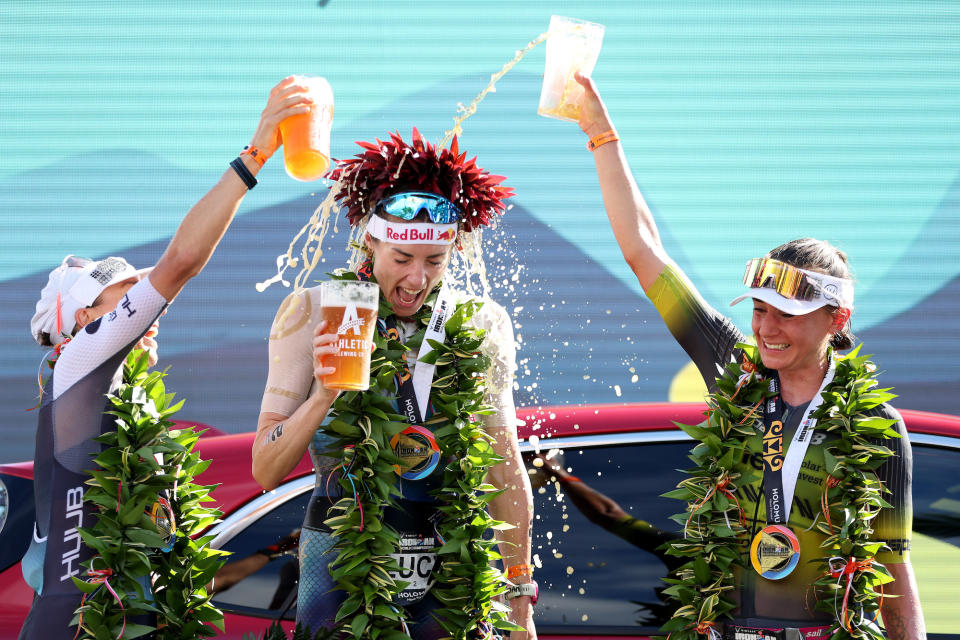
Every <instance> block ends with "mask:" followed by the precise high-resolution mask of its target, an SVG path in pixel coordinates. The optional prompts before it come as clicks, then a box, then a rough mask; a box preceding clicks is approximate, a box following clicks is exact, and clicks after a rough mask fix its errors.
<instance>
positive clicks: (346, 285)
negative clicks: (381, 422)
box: [320, 280, 380, 391]
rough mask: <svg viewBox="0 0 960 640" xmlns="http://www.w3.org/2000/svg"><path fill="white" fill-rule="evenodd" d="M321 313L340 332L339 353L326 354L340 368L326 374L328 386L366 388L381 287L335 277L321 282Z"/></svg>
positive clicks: (327, 363) (328, 361) (329, 328)
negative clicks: (335, 278)
mask: <svg viewBox="0 0 960 640" xmlns="http://www.w3.org/2000/svg"><path fill="white" fill-rule="evenodd" d="M320 295H321V305H320V317H321V318H322V319H323V320H326V322H327V331H329V332H331V333H333V332H336V333H337V341H336V343H335V344H336V346H337V354H336V355H334V356H326V357H324V358H323V361H322V364H323V366H325V367H334V368H335V369H336V371H334V372H333V373H331V374H330V375H328V376H324V378H323V386H325V387H326V388H328V389H342V390H345V391H366V390H367V389H368V388H369V387H370V351H371V349H372V345H373V331H374V329H375V328H376V326H377V305H378V302H379V300H380V287H379V286H377V285H376V284H374V283H372V282H357V281H353V280H347V281H344V280H331V281H329V282H324V283H323V284H322V285H321V294H320Z"/></svg>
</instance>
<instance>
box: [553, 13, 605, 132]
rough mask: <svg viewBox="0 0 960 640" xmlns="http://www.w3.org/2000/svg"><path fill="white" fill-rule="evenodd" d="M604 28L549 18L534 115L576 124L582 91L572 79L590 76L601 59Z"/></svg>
mask: <svg viewBox="0 0 960 640" xmlns="http://www.w3.org/2000/svg"><path fill="white" fill-rule="evenodd" d="M603 31H604V28H603V25H602V24H597V23H596V22H586V21H584V20H577V19H575V18H565V17H564V16H551V17H550V29H549V31H547V63H546V67H545V68H544V72H543V88H542V89H541V91H540V105H539V106H538V107H537V113H539V114H540V115H542V116H547V117H548V118H557V119H558V120H569V121H571V122H577V121H578V120H579V119H580V104H579V100H580V96H582V95H583V87H581V86H580V83H578V82H577V80H576V78H574V77H573V74H574V72H576V71H579V72H580V73H582V74H583V75H587V76H588V75H590V74H591V73H592V72H593V67H594V66H596V64H597V58H598V57H599V56H600V46H601V44H602V43H603Z"/></svg>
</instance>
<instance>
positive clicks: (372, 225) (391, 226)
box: [367, 215, 457, 246]
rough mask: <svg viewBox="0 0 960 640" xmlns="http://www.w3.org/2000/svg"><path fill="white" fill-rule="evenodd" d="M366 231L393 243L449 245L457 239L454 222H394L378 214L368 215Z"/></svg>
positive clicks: (379, 238)
mask: <svg viewBox="0 0 960 640" xmlns="http://www.w3.org/2000/svg"><path fill="white" fill-rule="evenodd" d="M367 233H369V234H370V235H371V236H373V237H374V238H376V239H378V240H383V241H384V242H392V243H394V244H438V245H442V246H449V245H451V244H453V243H455V242H456V241H457V225H456V224H435V223H432V222H404V223H395V222H389V221H387V220H384V219H383V218H381V217H380V216H378V215H372V216H370V220H369V221H368V222H367Z"/></svg>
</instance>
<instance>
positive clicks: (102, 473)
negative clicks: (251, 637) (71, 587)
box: [73, 349, 225, 640]
mask: <svg viewBox="0 0 960 640" xmlns="http://www.w3.org/2000/svg"><path fill="white" fill-rule="evenodd" d="M147 368H148V364H147V354H146V353H145V352H143V351H140V350H139V349H135V350H133V351H131V353H130V354H129V355H128V356H127V359H126V361H125V363H124V366H123V383H122V384H121V385H120V388H119V389H117V391H116V393H114V394H113V395H111V396H109V399H110V402H111V404H112V405H113V409H112V410H111V411H108V412H107V413H108V414H110V415H113V416H115V417H116V421H115V422H116V427H117V428H116V430H115V431H110V432H108V433H106V434H104V435H102V436H100V437H98V438H97V441H98V442H100V443H102V444H103V445H104V448H103V451H102V452H101V453H100V455H98V456H97V457H96V459H95V462H96V463H97V465H98V469H96V470H94V471H91V472H90V475H91V476H92V477H91V479H90V480H88V481H87V485H89V487H90V488H89V489H87V491H86V493H85V495H84V499H85V500H88V501H90V502H92V503H94V504H95V505H96V506H97V519H96V523H95V524H94V525H93V526H92V527H89V528H83V529H80V530H79V532H80V535H81V536H82V537H83V540H84V542H85V543H86V544H87V546H89V547H91V548H92V549H93V550H94V551H95V553H96V555H95V556H94V557H93V558H91V559H90V560H89V561H87V562H86V563H84V564H85V567H86V568H87V569H88V571H89V573H88V575H89V576H90V579H89V581H88V580H81V579H78V578H74V579H73V582H74V584H76V586H77V588H79V589H80V590H81V591H82V592H83V593H84V597H83V603H82V605H81V606H80V607H79V608H78V609H77V610H76V615H75V616H74V619H73V623H74V624H77V623H79V625H80V629H79V637H81V638H97V639H100V638H111V639H112V638H117V637H119V636H120V635H121V631H122V635H123V637H124V638H136V637H139V636H142V635H145V634H147V633H151V632H154V630H155V629H156V631H155V633H156V635H154V636H153V637H155V638H157V639H158V640H181V639H182V638H200V637H210V636H213V635H215V634H216V631H215V629H214V628H213V626H215V627H217V628H219V629H220V630H223V614H222V613H221V612H220V611H219V610H218V609H217V608H216V607H215V606H214V605H213V604H211V603H210V596H211V594H208V593H207V591H206V586H207V585H208V584H209V583H210V581H211V580H212V579H213V577H214V574H216V572H217V570H218V569H219V568H220V567H221V566H222V564H223V558H222V556H223V555H225V553H224V552H222V551H217V550H215V549H211V548H210V546H209V543H210V540H211V539H212V537H211V536H204V537H201V538H197V539H194V538H192V536H194V535H196V534H198V533H200V532H201V531H203V530H204V529H205V528H206V527H208V526H210V525H212V524H214V523H215V522H218V521H219V516H220V515H221V514H220V512H219V511H217V510H216V509H213V508H210V507H205V506H203V505H204V503H208V502H211V501H212V498H211V497H210V492H211V491H212V490H213V488H214V487H212V486H203V485H198V484H195V483H194V481H193V478H194V476H195V475H197V474H199V473H201V472H202V471H203V470H205V469H206V468H207V466H209V464H210V462H209V461H201V460H200V456H199V454H198V453H195V452H194V451H193V448H194V445H195V444H196V442H197V440H198V439H199V438H200V433H198V432H195V431H193V430H190V429H183V430H173V431H171V430H169V428H170V427H171V426H173V424H174V423H173V422H171V421H170V420H169V418H170V416H172V415H173V414H174V413H176V412H177V411H178V410H179V409H180V407H181V406H182V405H183V401H182V400H181V401H180V402H178V403H177V404H175V405H173V406H171V404H170V403H171V402H172V401H173V397H174V394H172V393H169V394H168V393H166V390H165V388H164V384H163V378H164V376H165V375H166V373H165V372H156V371H154V372H148V371H147ZM158 496H159V497H162V496H167V498H168V500H169V504H170V506H171V508H172V512H173V516H174V521H175V524H176V534H175V535H174V536H173V539H172V546H171V541H170V540H169V536H167V537H166V538H165V537H164V534H165V533H167V532H166V531H163V530H161V528H159V527H158V526H157V524H156V522H155V521H154V519H153V518H152V517H151V515H150V512H151V508H152V507H153V506H154V504H155V503H156V502H157V500H158ZM165 549H169V550H166V551H165ZM108 585H109V587H110V588H109V589H108V588H105V587H106V586H108ZM151 585H152V587H151ZM121 604H122V608H121ZM141 615H154V616H156V618H155V619H156V622H157V626H156V627H153V626H148V625H145V624H136V623H134V622H133V619H134V618H135V617H137V616H141ZM139 621H140V622H142V619H141V620H139ZM211 625H213V626H211Z"/></svg>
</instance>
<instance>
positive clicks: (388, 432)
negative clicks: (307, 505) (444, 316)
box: [322, 272, 517, 640]
mask: <svg viewBox="0 0 960 640" xmlns="http://www.w3.org/2000/svg"><path fill="white" fill-rule="evenodd" d="M333 277H334V278H337V279H342V280H355V279H357V275H356V274H355V273H351V272H346V273H341V274H337V275H333ZM371 280H373V279H372V278H371ZM436 297H437V291H433V292H432V293H431V294H430V295H429V296H428V297H427V299H426V301H425V303H424V305H423V307H422V308H421V310H420V311H419V312H418V313H417V315H416V316H415V318H414V319H415V321H416V322H417V324H418V330H417V332H416V333H415V334H414V335H413V336H412V337H411V338H410V339H409V340H407V342H406V343H405V344H402V343H401V342H400V341H399V340H396V339H388V338H384V337H382V336H380V335H379V334H376V335H375V336H374V342H375V351H374V352H373V354H372V356H371V363H370V382H371V384H370V388H369V390H368V391H364V392H356V391H353V392H345V393H342V394H341V395H340V396H339V397H338V398H337V400H336V401H335V402H334V404H333V412H332V416H333V419H332V420H331V421H330V422H329V423H328V424H326V425H325V426H324V427H322V429H323V430H324V431H325V432H326V433H327V434H329V435H330V436H332V437H334V438H336V441H335V442H334V443H333V444H332V446H331V449H330V450H329V451H328V452H327V455H329V456H331V457H334V458H336V459H338V460H340V461H341V463H342V465H343V466H342V468H343V470H344V471H343V472H342V473H341V474H340V478H339V485H340V488H341V489H342V490H343V495H344V497H343V498H341V499H340V500H339V501H338V502H336V503H335V504H334V505H333V506H332V507H331V510H330V513H331V514H334V515H332V516H331V517H330V518H329V519H328V520H327V521H326V524H327V526H329V527H330V528H331V530H332V533H333V536H334V538H335V539H336V545H335V547H334V548H335V550H336V552H337V557H336V559H335V560H334V561H333V563H331V565H330V572H331V576H332V578H333V580H334V581H335V582H336V588H337V589H339V590H341V591H344V592H345V593H346V594H347V598H346V600H345V601H344V603H343V605H342V606H341V607H340V610H339V611H338V612H337V616H336V620H337V624H338V625H339V626H340V628H341V629H342V631H343V632H344V633H345V634H346V636H347V637H351V638H358V639H359V638H365V639H366V638H369V639H370V640H381V639H382V640H404V639H407V638H408V637H409V636H408V634H407V628H406V624H405V622H404V613H403V611H402V610H401V609H399V608H398V607H396V606H394V605H393V604H392V602H393V600H394V598H395V596H396V595H397V594H399V593H400V591H401V590H402V588H403V587H404V586H405V584H406V583H403V582H402V581H395V580H394V579H393V578H392V577H391V576H390V572H391V571H397V570H398V569H399V567H398V565H397V563H396V560H394V559H393V558H392V557H391V556H390V554H394V553H398V552H399V534H398V532H397V531H396V530H394V529H393V528H392V527H390V526H389V525H386V524H384V523H383V514H384V509H385V508H386V507H387V506H390V505H395V504H396V502H395V498H396V497H399V496H400V491H399V488H398V483H397V479H398V476H397V474H396V472H395V471H394V465H395V464H397V463H399V459H398V458H397V457H396V456H395V455H394V452H393V450H392V448H391V446H390V439H391V438H392V437H393V436H394V435H395V434H397V433H399V432H401V431H403V430H404V429H405V428H406V427H407V426H408V424H407V422H406V421H405V420H404V418H403V416H401V415H399V414H397V413H396V411H395V410H394V406H393V400H394V399H395V398H396V388H395V384H394V379H395V377H396V376H397V375H398V374H399V373H400V372H401V371H403V370H404V356H405V354H407V353H411V354H412V355H411V356H408V357H416V353H417V351H418V350H419V347H420V344H421V342H422V341H423V337H424V335H425V328H426V325H427V323H428V322H429V319H430V314H431V313H432V310H433V305H434V304H435V302H436ZM480 306H481V304H480V303H477V302H474V301H467V302H464V303H461V304H458V305H457V306H456V308H455V310H454V312H453V313H452V314H451V317H450V319H449V320H448V321H447V324H446V336H447V337H446V340H445V341H444V342H443V343H440V342H436V341H432V342H431V345H432V346H433V349H434V350H433V351H432V352H431V353H430V355H429V356H428V360H429V361H432V362H433V364H435V365H436V372H435V375H434V379H433V383H432V387H431V394H430V398H431V402H432V404H433V407H434V409H435V410H436V413H435V414H433V416H431V417H430V418H429V419H428V420H426V422H425V426H427V427H428V428H430V429H431V430H432V431H433V433H434V436H435V437H436V440H437V445H438V446H439V448H440V455H441V460H443V461H446V466H445V467H444V468H443V484H442V486H441V488H440V489H439V490H437V491H436V492H435V496H436V497H437V498H438V499H439V500H440V503H441V504H440V507H439V511H440V512H441V514H442V515H441V517H440V519H439V522H438V523H437V525H436V528H437V532H438V533H439V538H440V540H442V544H441V545H440V546H439V547H437V548H435V550H434V551H435V553H437V554H438V556H439V558H440V560H441V566H440V569H439V571H438V574H437V575H436V584H435V585H434V587H433V588H432V590H431V593H432V594H433V595H434V596H435V597H436V598H437V599H438V600H439V601H440V602H441V603H442V604H443V605H444V606H443V607H442V608H441V609H439V610H438V611H436V612H435V615H436V617H437V619H438V620H439V622H440V623H441V624H442V625H443V627H444V629H445V630H446V631H447V632H448V633H449V634H450V636H451V637H452V638H457V639H460V638H478V637H481V638H482V637H486V636H487V635H489V634H490V632H491V631H492V628H491V627H496V628H499V629H515V628H517V627H516V626H515V625H513V624H512V623H510V622H509V621H508V620H507V614H508V613H509V608H508V607H506V606H505V605H503V604H501V603H499V602H495V601H494V598H495V597H496V596H498V595H500V594H502V593H503V592H504V591H505V589H506V588H505V586H504V585H505V580H504V578H503V576H502V574H501V572H500V571H498V570H497V569H495V568H493V567H492V561H493V560H496V559H499V558H500V555H499V554H498V553H497V552H496V550H495V549H494V548H495V546H496V545H497V541H496V540H495V539H493V538H492V537H490V536H486V535H485V534H486V533H487V532H488V531H489V530H491V529H502V528H508V525H505V524H504V523H502V522H498V521H496V520H494V519H493V518H492V517H491V516H490V515H489V513H488V510H487V505H488V503H489V502H490V500H492V499H493V497H494V496H496V495H497V494H498V493H499V491H497V489H496V488H495V487H493V486H491V485H489V484H487V483H486V474H487V470H488V469H489V468H490V467H492V466H493V465H496V464H498V463H500V462H501V461H502V458H501V457H500V456H498V455H497V454H496V452H495V451H494V449H493V447H492V446H491V443H492V442H493V440H492V438H491V437H490V436H489V435H487V433H486V432H485V431H484V430H483V429H482V427H481V424H480V423H479V422H478V421H476V420H475V418H474V416H476V415H478V414H488V413H491V412H492V408H491V407H489V406H486V405H485V404H484V403H483V392H484V381H485V374H486V371H487V368H488V367H489V366H490V359H489V358H488V357H487V356H485V355H483V354H481V353H480V351H479V349H480V346H481V344H482V342H483V339H484V331H483V330H480V329H474V328H472V327H470V326H468V322H467V321H468V320H470V318H472V317H473V315H474V313H475V312H476V311H477V310H478V309H479V308H480ZM378 313H379V316H380V317H381V318H384V317H387V316H388V315H391V314H392V313H393V310H392V309H391V307H390V305H389V303H387V302H386V301H385V300H384V299H383V297H382V296H381V298H380V308H379V311H378Z"/></svg>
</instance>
